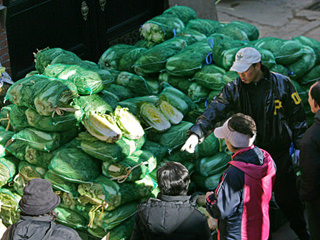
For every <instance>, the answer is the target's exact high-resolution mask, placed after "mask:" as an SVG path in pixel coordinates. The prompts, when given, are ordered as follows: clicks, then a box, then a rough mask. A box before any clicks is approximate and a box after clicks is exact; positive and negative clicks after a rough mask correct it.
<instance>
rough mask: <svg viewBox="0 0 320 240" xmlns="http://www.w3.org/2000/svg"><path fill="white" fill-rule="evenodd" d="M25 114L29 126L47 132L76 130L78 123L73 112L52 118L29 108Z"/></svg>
mask: <svg viewBox="0 0 320 240" xmlns="http://www.w3.org/2000/svg"><path fill="white" fill-rule="evenodd" d="M13 109H14V108H13ZM24 113H25V117H26V119H27V123H28V126H31V127H34V128H36V129H39V130H43V131H47V132H62V131H68V130H69V129H72V128H76V127H77V123H78V119H77V118H76V116H75V114H74V113H71V112H64V113H62V115H54V116H53V117H52V116H42V115H40V114H39V113H37V111H35V110H33V109H32V108H28V109H27V110H25V112H24ZM11 114H12V111H11V112H10V115H11ZM10 121H11V118H10ZM13 125H14V124H13ZM26 127H27V126H26Z"/></svg>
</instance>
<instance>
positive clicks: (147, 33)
mask: <svg viewBox="0 0 320 240" xmlns="http://www.w3.org/2000/svg"><path fill="white" fill-rule="evenodd" d="M184 27H185V25H184V23H183V22H182V21H181V20H180V19H179V18H178V17H175V16H173V15H169V14H163V15H159V16H156V17H153V18H151V19H150V20H148V21H146V22H145V23H144V24H143V25H142V27H141V28H140V34H141V36H142V37H143V38H144V39H146V40H148V41H151V42H155V43H161V42H163V41H165V40H168V39H170V38H172V37H173V36H174V34H179V33H180V32H181V30H182V29H183V28H184Z"/></svg>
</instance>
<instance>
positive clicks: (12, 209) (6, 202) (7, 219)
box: [0, 188, 21, 227]
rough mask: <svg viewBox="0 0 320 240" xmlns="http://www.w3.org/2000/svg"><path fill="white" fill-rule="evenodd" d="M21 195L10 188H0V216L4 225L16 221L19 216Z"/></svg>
mask: <svg viewBox="0 0 320 240" xmlns="http://www.w3.org/2000/svg"><path fill="white" fill-rule="evenodd" d="M20 199H21V197H20V196H19V195H18V194H17V193H15V192H14V191H12V189H5V188H2V189H0V205H1V214H0V218H1V220H2V223H3V224H4V225H5V226H7V227H8V226H9V225H12V224H14V223H15V222H17V221H18V219H19V217H20V211H19V206H18V204H19V201H20Z"/></svg>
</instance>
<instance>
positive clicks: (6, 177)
mask: <svg viewBox="0 0 320 240" xmlns="http://www.w3.org/2000/svg"><path fill="white" fill-rule="evenodd" d="M18 162H19V160H18V159H16V158H14V157H12V156H7V157H0V188H1V187H3V186H4V185H6V184H7V183H9V182H11V181H12V180H13V177H14V176H15V175H16V173H17V167H18Z"/></svg>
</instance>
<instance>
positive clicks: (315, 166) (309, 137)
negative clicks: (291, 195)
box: [300, 111, 320, 201]
mask: <svg viewBox="0 0 320 240" xmlns="http://www.w3.org/2000/svg"><path fill="white" fill-rule="evenodd" d="M300 146H301V151H300V158H301V160H300V170H301V179H300V196H301V199H302V200H305V201H311V200H316V199H319V198H320V178H319V176H320V111H318V112H317V113H316V115H315V118H314V122H313V124H312V125H311V127H310V128H309V129H308V130H307V131H306V132H305V134H304V136H303V138H302V140H301V143H300Z"/></svg>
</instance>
